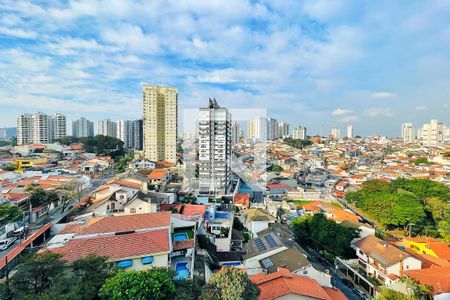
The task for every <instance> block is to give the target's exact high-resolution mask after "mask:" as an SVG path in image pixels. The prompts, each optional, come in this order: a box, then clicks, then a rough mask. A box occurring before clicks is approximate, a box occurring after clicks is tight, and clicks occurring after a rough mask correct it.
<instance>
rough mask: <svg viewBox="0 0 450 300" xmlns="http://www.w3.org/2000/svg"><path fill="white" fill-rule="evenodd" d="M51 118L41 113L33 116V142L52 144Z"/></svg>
mask: <svg viewBox="0 0 450 300" xmlns="http://www.w3.org/2000/svg"><path fill="white" fill-rule="evenodd" d="M49 123H50V122H49V117H48V116H47V115H46V114H44V113H41V112H37V113H34V114H33V115H32V116H31V136H32V142H33V143H38V144H48V143H49V142H50V130H49V127H50V126H49Z"/></svg>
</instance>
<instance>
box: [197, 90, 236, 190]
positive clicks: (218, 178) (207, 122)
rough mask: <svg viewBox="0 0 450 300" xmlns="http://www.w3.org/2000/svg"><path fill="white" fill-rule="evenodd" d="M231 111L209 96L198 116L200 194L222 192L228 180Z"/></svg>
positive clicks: (229, 173) (225, 188)
mask: <svg viewBox="0 0 450 300" xmlns="http://www.w3.org/2000/svg"><path fill="white" fill-rule="evenodd" d="M231 136H232V133H231V114H230V113H229V112H228V109H226V108H224V107H220V106H219V105H218V104H217V101H216V99H209V103H208V107H206V108H200V115H199V193H200V194H202V195H211V196H212V195H219V194H225V193H226V190H227V187H228V185H229V182H230V175H231V171H230V167H231Z"/></svg>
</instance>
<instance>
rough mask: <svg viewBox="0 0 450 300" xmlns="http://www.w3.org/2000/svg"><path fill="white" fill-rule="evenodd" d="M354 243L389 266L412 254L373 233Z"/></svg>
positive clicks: (383, 264)
mask: <svg viewBox="0 0 450 300" xmlns="http://www.w3.org/2000/svg"><path fill="white" fill-rule="evenodd" d="M353 245H354V246H356V247H358V248H359V249H361V250H362V251H363V252H364V253H365V254H366V255H368V256H370V257H371V258H372V259H374V260H376V261H377V262H379V263H380V264H381V265H382V266H384V267H389V266H391V265H393V264H395V263H397V262H400V261H402V260H403V259H405V258H406V257H409V256H410V255H409V254H408V253H406V252H404V251H402V250H400V249H398V248H397V247H394V246H392V245H391V244H389V243H388V242H385V241H383V240H381V239H379V238H377V237H375V236H373V235H369V236H367V237H365V238H363V239H360V240H359V241H357V242H356V243H354V244H353Z"/></svg>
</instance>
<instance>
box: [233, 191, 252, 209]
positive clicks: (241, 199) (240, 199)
mask: <svg viewBox="0 0 450 300" xmlns="http://www.w3.org/2000/svg"><path fill="white" fill-rule="evenodd" d="M233 202H234V204H240V205H242V206H244V207H249V206H250V195H249V194H236V195H235V196H234V201H233Z"/></svg>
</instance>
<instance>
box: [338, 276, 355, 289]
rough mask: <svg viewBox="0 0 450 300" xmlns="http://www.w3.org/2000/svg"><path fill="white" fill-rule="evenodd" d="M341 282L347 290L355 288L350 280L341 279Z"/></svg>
mask: <svg viewBox="0 0 450 300" xmlns="http://www.w3.org/2000/svg"><path fill="white" fill-rule="evenodd" d="M341 280H342V283H343V284H344V285H345V286H346V287H349V288H351V289H354V288H355V285H354V284H353V282H351V281H350V280H348V279H345V278H341Z"/></svg>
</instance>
